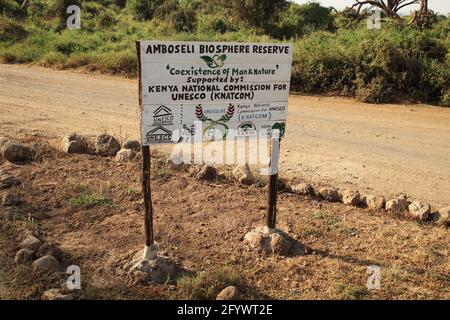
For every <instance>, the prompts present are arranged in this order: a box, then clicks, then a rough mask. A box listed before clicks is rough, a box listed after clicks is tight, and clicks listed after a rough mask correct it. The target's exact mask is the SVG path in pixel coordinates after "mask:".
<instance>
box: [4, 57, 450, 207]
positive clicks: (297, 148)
mask: <svg viewBox="0 0 450 320" xmlns="http://www.w3.org/2000/svg"><path fill="white" fill-rule="evenodd" d="M137 97H138V96H137V81H136V80H132V79H123V78H118V77H110V76H103V75H92V74H91V75H86V74H79V73H75V72H74V71H54V70H49V69H43V68H38V67H29V66H16V65H0V124H1V126H0V134H2V135H15V134H19V135H27V136H30V135H31V136H32V135H44V136H61V135H63V134H66V133H68V132H71V131H77V132H79V133H82V134H90V135H95V134H99V133H102V132H108V133H112V134H115V135H116V136H118V137H119V138H121V139H122V140H124V139H126V138H138V137H139V112H138V110H139V108H138V99H137ZM162 150H168V149H167V148H166V149H162ZM280 170H281V173H282V175H285V176H299V177H302V178H304V179H306V180H308V181H311V182H312V183H314V184H330V185H333V186H337V187H350V188H356V189H358V190H360V191H361V192H362V193H373V194H383V195H386V196H394V195H397V194H400V193H406V194H408V195H410V196H412V197H413V198H414V199H417V200H422V201H429V202H431V204H432V205H433V207H434V208H438V207H443V206H448V205H450V187H449V185H450V184H449V181H450V109H448V108H447V109H446V108H439V107H432V106H427V105H368V104H363V103H358V102H355V101H353V100H349V99H342V98H324V97H304V96H291V98H290V101H289V115H288V124H287V132H286V138H285V139H284V140H283V141H282V157H281V166H280Z"/></svg>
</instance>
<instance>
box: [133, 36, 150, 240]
mask: <svg viewBox="0 0 450 320" xmlns="http://www.w3.org/2000/svg"><path fill="white" fill-rule="evenodd" d="M136 50H137V54H138V72H139V107H140V108H141V115H142V78H141V72H142V70H141V44H140V42H139V41H136ZM141 123H142V119H141ZM142 158H143V166H142V193H143V195H144V230H145V246H146V247H150V246H151V245H153V244H154V236H153V205H152V194H151V189H150V166H151V161H150V146H142Z"/></svg>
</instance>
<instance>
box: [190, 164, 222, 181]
mask: <svg viewBox="0 0 450 320" xmlns="http://www.w3.org/2000/svg"><path fill="white" fill-rule="evenodd" d="M216 175H217V170H216V168H214V167H213V166H210V165H205V166H203V167H202V168H201V170H200V171H199V173H197V175H196V176H195V178H196V179H197V180H207V181H211V180H214V179H215V177H216Z"/></svg>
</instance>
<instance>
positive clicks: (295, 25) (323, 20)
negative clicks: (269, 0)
mask: <svg viewBox="0 0 450 320" xmlns="http://www.w3.org/2000/svg"><path fill="white" fill-rule="evenodd" d="M335 29H336V28H335V25H334V17H333V15H332V14H331V9H330V8H326V7H322V6H321V5H320V4H319V3H317V2H310V3H306V4H303V5H298V4H296V3H293V2H292V3H290V4H289V8H288V9H287V10H285V11H283V12H282V13H281V15H280V19H279V21H278V22H277V23H276V25H275V27H274V28H273V30H272V32H271V34H272V35H273V36H274V37H275V38H279V39H283V38H286V39H289V38H292V37H295V36H302V35H305V34H307V33H309V32H312V31H316V30H324V31H331V32H332V31H335Z"/></svg>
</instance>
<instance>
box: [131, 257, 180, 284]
mask: <svg viewBox="0 0 450 320" xmlns="http://www.w3.org/2000/svg"><path fill="white" fill-rule="evenodd" d="M131 271H132V272H137V275H138V276H139V277H140V280H141V281H143V282H154V283H159V284H163V283H166V282H167V281H169V280H171V279H172V278H173V276H174V274H175V265H174V264H173V262H172V261H171V260H170V259H169V258H168V257H164V256H157V257H156V258H155V259H152V260H141V261H139V262H138V263H137V264H136V265H135V266H133V268H132V269H131Z"/></svg>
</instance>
